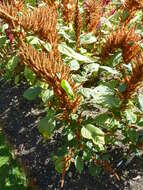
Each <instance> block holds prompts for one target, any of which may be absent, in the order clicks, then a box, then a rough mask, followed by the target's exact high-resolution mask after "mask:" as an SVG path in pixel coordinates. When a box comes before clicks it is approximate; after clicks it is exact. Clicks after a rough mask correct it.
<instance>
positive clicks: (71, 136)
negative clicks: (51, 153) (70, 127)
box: [68, 132, 75, 141]
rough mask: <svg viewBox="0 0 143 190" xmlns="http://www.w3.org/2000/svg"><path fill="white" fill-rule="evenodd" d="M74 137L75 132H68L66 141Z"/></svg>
mask: <svg viewBox="0 0 143 190" xmlns="http://www.w3.org/2000/svg"><path fill="white" fill-rule="evenodd" d="M74 137H75V134H74V133H73V132H70V133H69V134H68V141H71V140H72V139H74Z"/></svg>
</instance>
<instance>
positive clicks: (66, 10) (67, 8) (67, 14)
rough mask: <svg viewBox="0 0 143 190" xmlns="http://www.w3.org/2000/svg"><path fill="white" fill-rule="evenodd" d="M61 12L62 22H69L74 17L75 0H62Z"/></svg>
mask: <svg viewBox="0 0 143 190" xmlns="http://www.w3.org/2000/svg"><path fill="white" fill-rule="evenodd" d="M61 3H62V14H63V19H64V22H66V23H69V22H70V21H72V20H73V18H74V10H75V4H76V2H75V0H62V1H61Z"/></svg>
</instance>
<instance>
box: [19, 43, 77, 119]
mask: <svg viewBox="0 0 143 190" xmlns="http://www.w3.org/2000/svg"><path fill="white" fill-rule="evenodd" d="M20 57H22V58H23V62H24V64H25V65H27V66H28V67H30V68H31V69H32V70H33V71H34V72H35V73H36V74H37V76H39V77H41V78H43V79H44V81H45V82H47V83H48V84H49V85H51V86H52V87H53V90H54V94H55V96H56V97H57V99H58V100H59V102H60V107H61V109H63V111H65V112H66V116H67V115H68V114H69V113H71V112H75V111H76V109H77V107H78V106H79V103H80V97H79V96H77V95H76V88H77V87H76V84H75V83H74V82H73V81H72V79H71V77H70V74H69V73H70V69H69V67H68V66H65V65H64V64H63V63H62V61H58V62H57V60H56V58H54V57H53V56H52V54H51V53H49V55H48V57H47V55H46V54H45V53H44V52H37V50H36V49H34V48H33V47H32V46H31V45H26V44H25V43H24V42H23V41H22V42H21V47H20ZM63 80H64V81H67V82H68V84H69V85H70V86H71V88H72V90H73V94H74V99H73V100H71V99H70V98H69V97H68V95H67V94H66V92H65V91H64V89H63V88H62V87H61V82H62V81H63Z"/></svg>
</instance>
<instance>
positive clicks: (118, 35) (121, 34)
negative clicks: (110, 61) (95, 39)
mask: <svg viewBox="0 0 143 190" xmlns="http://www.w3.org/2000/svg"><path fill="white" fill-rule="evenodd" d="M140 40H141V39H140V36H139V35H138V34H135V29H134V28H132V29H130V30H129V29H128V28H127V27H122V28H121V29H117V30H116V31H115V32H113V33H112V34H111V35H110V36H109V37H108V38H107V40H106V42H105V44H104V45H103V46H102V51H101V59H102V60H105V59H107V58H108V57H109V56H110V55H111V54H113V53H114V52H115V51H116V50H117V49H118V48H120V49H121V50H122V56H123V60H124V62H125V63H129V62H130V61H131V60H132V59H133V58H135V57H136V55H137V54H138V53H139V52H140V47H139V45H138V42H139V41H140Z"/></svg>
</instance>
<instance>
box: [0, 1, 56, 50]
mask: <svg viewBox="0 0 143 190" xmlns="http://www.w3.org/2000/svg"><path fill="white" fill-rule="evenodd" d="M17 11H18V10H17V8H15V7H13V6H11V5H10V4H0V18H2V19H3V20H4V21H5V22H6V23H8V24H9V25H12V28H16V27H17V26H21V27H22V28H23V29H24V30H25V31H29V30H32V31H33V32H35V34H37V35H38V36H39V37H40V38H42V39H44V40H46V41H48V42H49V43H51V45H52V46H53V47H55V46H57V40H58V34H57V30H56V25H57V13H56V10H55V8H54V6H52V7H51V6H48V5H47V6H44V7H39V8H35V9H34V10H33V11H29V12H26V13H22V15H21V16H18V15H17Z"/></svg>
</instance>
